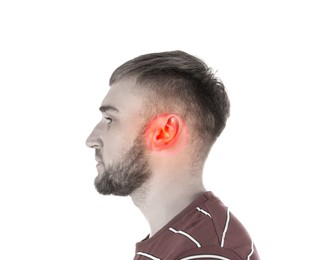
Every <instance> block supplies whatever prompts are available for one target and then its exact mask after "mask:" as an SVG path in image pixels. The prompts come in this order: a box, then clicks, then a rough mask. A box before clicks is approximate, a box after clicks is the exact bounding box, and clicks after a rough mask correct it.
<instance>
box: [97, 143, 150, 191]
mask: <svg viewBox="0 0 333 260" xmlns="http://www.w3.org/2000/svg"><path fill="white" fill-rule="evenodd" d="M141 139H142V138H137V139H136V140H135V141H134V144H133V145H132V146H131V148H130V149H129V150H128V151H127V152H126V153H125V154H124V155H123V156H122V158H121V160H120V161H119V162H115V163H114V164H113V165H112V166H109V167H107V168H105V170H104V172H102V173H101V174H99V175H98V176H97V177H96V178H95V187H96V190H97V191H98V192H99V193H100V194H103V195H110V194H113V195H118V196H128V195H130V194H132V193H133V192H134V191H135V190H136V189H137V188H139V187H141V186H142V185H143V184H144V183H145V182H146V181H147V180H148V179H149V177H150V176H151V170H150V167H149V163H148V160H147V158H146V157H145V146H144V144H143V143H144V142H142V140H141ZM104 165H105V164H104Z"/></svg>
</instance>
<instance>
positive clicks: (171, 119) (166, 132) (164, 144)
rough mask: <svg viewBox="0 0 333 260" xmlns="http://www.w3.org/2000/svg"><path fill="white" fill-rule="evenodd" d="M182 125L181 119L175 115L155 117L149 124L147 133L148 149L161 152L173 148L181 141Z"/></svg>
mask: <svg viewBox="0 0 333 260" xmlns="http://www.w3.org/2000/svg"><path fill="white" fill-rule="evenodd" d="M182 124H183V122H182V120H181V119H180V117H179V116H177V115H174V114H164V115H159V116H157V117H155V118H154V119H153V120H152V121H151V122H150V123H149V124H148V127H147V131H146V138H147V145H148V148H150V149H151V150H155V151H160V150H164V149H167V148H170V147H172V146H173V145H174V144H176V142H177V140H178V139H179V132H180V128H181V125H182Z"/></svg>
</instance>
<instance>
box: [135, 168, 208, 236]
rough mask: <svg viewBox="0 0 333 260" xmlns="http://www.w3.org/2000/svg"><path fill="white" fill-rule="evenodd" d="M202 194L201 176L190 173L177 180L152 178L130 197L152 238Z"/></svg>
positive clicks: (203, 190) (180, 176)
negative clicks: (145, 221) (141, 214)
mask: <svg viewBox="0 0 333 260" xmlns="http://www.w3.org/2000/svg"><path fill="white" fill-rule="evenodd" d="M155 176H159V177H160V176H161V175H155ZM169 176H170V175H169ZM174 176H175V175H174ZM186 176H187V177H186ZM203 192H205V188H204V186H203V184H202V179H201V174H197V175H195V174H193V173H192V174H189V175H184V174H182V175H178V177H177V178H172V177H171V178H170V177H169V178H163V180H161V178H159V180H157V179H156V178H152V179H151V180H150V181H149V183H147V184H145V185H144V187H141V188H139V189H138V190H137V191H135V192H134V193H133V194H132V195H131V197H132V200H133V202H134V204H135V205H136V206H137V207H138V208H139V209H140V210H141V212H142V213H143V215H144V216H145V218H146V219H147V221H148V223H149V225H150V230H151V231H150V237H152V236H153V235H154V234H156V232H157V231H158V230H160V229H161V228H162V227H164V226H165V225H166V224H167V223H168V222H169V221H170V220H172V219H173V218H174V217H175V216H177V215H178V214H179V213H180V212H181V211H182V210H183V209H184V208H186V206H188V205H189V204H190V203H191V202H192V201H193V200H195V199H196V198H197V197H198V196H200V195H201V194H202V193H203Z"/></svg>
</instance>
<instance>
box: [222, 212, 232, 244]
mask: <svg viewBox="0 0 333 260" xmlns="http://www.w3.org/2000/svg"><path fill="white" fill-rule="evenodd" d="M229 221H230V211H229V208H228V209H227V221H226V223H225V227H224V231H223V235H222V241H221V247H223V246H224V240H225V235H226V233H227V230H228V226H229Z"/></svg>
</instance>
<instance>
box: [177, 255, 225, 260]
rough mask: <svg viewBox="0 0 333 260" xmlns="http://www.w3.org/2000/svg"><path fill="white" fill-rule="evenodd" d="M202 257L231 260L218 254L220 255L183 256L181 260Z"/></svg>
mask: <svg viewBox="0 0 333 260" xmlns="http://www.w3.org/2000/svg"><path fill="white" fill-rule="evenodd" d="M200 258H201V259H202V258H205V259H206V258H211V259H221V260H230V259H229V258H226V257H223V256H218V255H192V256H187V257H185V258H182V259H180V260H190V259H200Z"/></svg>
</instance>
